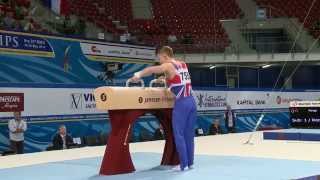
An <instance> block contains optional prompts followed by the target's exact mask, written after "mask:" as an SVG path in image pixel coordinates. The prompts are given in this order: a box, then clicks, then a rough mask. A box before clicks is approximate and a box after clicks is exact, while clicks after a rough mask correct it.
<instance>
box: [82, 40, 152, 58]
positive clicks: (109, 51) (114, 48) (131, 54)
mask: <svg viewBox="0 0 320 180" xmlns="http://www.w3.org/2000/svg"><path fill="white" fill-rule="evenodd" d="M80 46H81V50H82V52H83V54H85V55H87V56H102V57H119V58H134V59H141V60H150V61H151V60H152V61H153V60H155V58H156V57H155V48H150V47H142V46H124V45H123V44H112V45H108V44H91V43H80Z"/></svg>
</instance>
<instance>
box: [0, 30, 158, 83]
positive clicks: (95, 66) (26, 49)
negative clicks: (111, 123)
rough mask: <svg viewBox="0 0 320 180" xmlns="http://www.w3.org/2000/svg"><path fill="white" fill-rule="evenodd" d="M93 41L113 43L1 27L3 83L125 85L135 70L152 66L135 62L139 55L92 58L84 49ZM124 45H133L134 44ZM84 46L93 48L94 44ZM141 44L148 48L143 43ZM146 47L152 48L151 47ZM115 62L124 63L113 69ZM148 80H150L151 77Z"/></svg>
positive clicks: (0, 45) (0, 48) (102, 47)
mask: <svg viewBox="0 0 320 180" xmlns="http://www.w3.org/2000/svg"><path fill="white" fill-rule="evenodd" d="M89 43H92V44H97V43H98V44H99V45H100V46H101V49H102V50H104V49H105V46H104V45H107V44H108V45H110V43H103V42H95V41H90V40H82V39H71V38H65V37H55V36H48V35H36V34H28V33H21V32H10V31H4V30H0V63H1V66H0V87H3V86H8V84H9V85H10V84H12V85H14V84H28V86H27V87H34V86H37V87H42V85H52V86H53V87H56V86H65V85H68V86H76V85H77V84H86V85H89V86H91V85H98V84H99V85H116V86H124V85H125V82H126V80H127V79H128V78H130V77H131V76H132V75H133V73H134V72H136V71H140V70H141V69H143V68H145V67H146V66H148V65H147V64H135V63H137V62H140V60H139V59H137V60H135V59H132V61H129V60H128V58H127V60H128V61H124V60H123V59H121V61H120V60H119V59H117V58H116V57H110V58H108V59H103V60H101V59H99V60H95V61H92V60H90V59H89V58H88V57H87V56H86V55H85V54H84V52H83V49H81V44H82V45H83V44H89ZM113 45H115V44H113ZM118 46H120V45H118ZM121 46H126V47H128V48H129V47H130V48H133V46H130V45H121ZM84 47H88V48H89V49H88V51H90V50H91V49H90V47H91V46H90V45H88V46H86V45H84ZM134 47H135V48H137V47H138V46H134ZM139 47H140V46H139ZM140 48H141V49H142V50H144V49H143V47H140ZM144 48H145V49H146V50H149V49H148V47H144ZM149 48H150V47H149ZM150 49H152V48H150ZM143 52H144V51H143ZM148 52H149V51H148ZM150 52H151V51H150ZM151 54H152V53H151ZM138 58H143V57H140V56H139V57H138ZM149 61H150V60H149ZM111 62H112V63H120V62H121V63H120V65H119V66H118V67H119V68H118V69H109V67H110V66H108V65H109V64H110V63H111ZM127 62H130V64H129V63H127ZM145 80H146V81H150V78H146V79H145ZM2 84H3V85H2Z"/></svg>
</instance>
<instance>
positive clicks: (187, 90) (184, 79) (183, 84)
mask: <svg viewBox="0 0 320 180" xmlns="http://www.w3.org/2000/svg"><path fill="white" fill-rule="evenodd" d="M172 64H173V66H174V68H175V70H176V74H175V76H174V77H173V78H172V79H169V80H167V84H168V87H169V89H170V90H171V92H172V93H173V94H175V96H176V98H177V99H178V98H181V97H187V96H191V90H192V86H191V78H190V74H189V71H188V67H187V65H186V63H184V62H181V61H174V62H172Z"/></svg>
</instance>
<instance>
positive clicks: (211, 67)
mask: <svg viewBox="0 0 320 180" xmlns="http://www.w3.org/2000/svg"><path fill="white" fill-rule="evenodd" d="M216 67H217V66H215V65H212V66H210V67H209V69H214V68H216Z"/></svg>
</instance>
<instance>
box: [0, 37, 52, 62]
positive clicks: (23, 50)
mask: <svg viewBox="0 0 320 180" xmlns="http://www.w3.org/2000/svg"><path fill="white" fill-rule="evenodd" d="M0 51H1V52H2V53H6V54H19V55H27V56H42V57H54V51H53V49H52V47H51V45H50V43H49V42H48V41H47V40H46V39H44V38H41V37H36V36H32V35H27V34H21V33H20V34H19V33H7V32H3V31H0Z"/></svg>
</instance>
